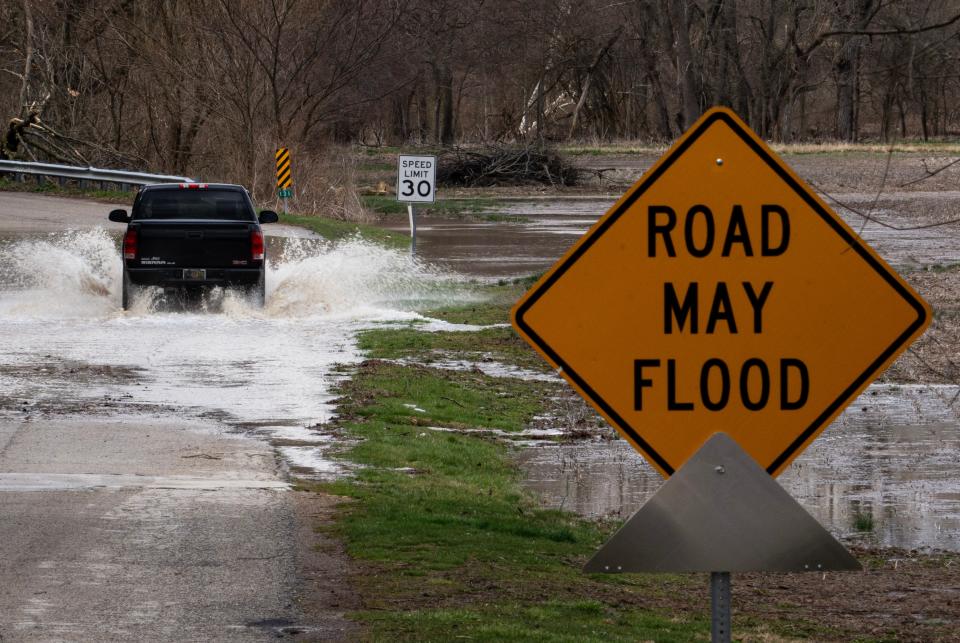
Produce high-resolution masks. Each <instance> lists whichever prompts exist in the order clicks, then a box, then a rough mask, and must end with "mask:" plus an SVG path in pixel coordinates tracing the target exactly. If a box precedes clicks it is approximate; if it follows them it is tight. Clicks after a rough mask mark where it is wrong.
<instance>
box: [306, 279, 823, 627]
mask: <svg viewBox="0 0 960 643" xmlns="http://www.w3.org/2000/svg"><path fill="white" fill-rule="evenodd" d="M531 283H532V278H531V279H525V280H517V281H512V282H504V283H501V284H499V285H496V286H490V287H485V288H484V292H485V294H486V295H487V299H486V301H484V302H483V303H479V304H471V305H463V306H457V307H450V308H445V309H442V310H437V311H431V312H430V313H429V314H430V315H431V316H445V318H447V319H450V320H451V321H457V322H474V323H484V324H486V323H489V322H492V321H503V320H505V319H506V318H507V316H508V310H509V307H510V305H511V304H512V303H513V301H515V300H516V298H517V297H518V296H519V294H520V293H522V292H523V291H524V290H525V289H526V288H528V287H529V285H530V284H531ZM358 341H359V344H360V347H361V349H362V350H364V351H365V353H366V354H367V356H368V357H371V358H373V357H378V358H382V359H368V360H367V361H365V362H363V363H362V364H360V365H359V366H358V367H356V369H355V371H353V372H352V377H351V379H349V380H344V381H343V382H341V383H340V384H339V385H338V390H337V392H338V394H339V396H340V397H339V400H338V408H337V420H336V421H335V422H334V425H333V426H331V427H328V428H329V429H330V430H333V431H336V432H337V433H338V434H340V435H342V436H343V437H344V438H345V440H344V443H345V444H347V445H349V446H346V447H344V450H343V451H342V452H340V453H339V455H338V457H341V458H343V459H345V460H348V461H350V462H352V463H354V464H355V465H359V466H358V468H357V469H356V470H355V474H354V476H353V477H352V478H347V479H341V480H338V481H335V482H329V483H320V484H313V483H304V485H302V486H301V488H307V489H309V488H319V489H320V490H322V491H325V492H327V493H332V494H335V495H338V496H341V497H344V498H345V500H344V502H343V503H342V504H341V505H340V507H339V509H338V515H337V519H336V521H335V522H334V523H333V524H332V525H330V524H325V525H323V526H322V527H321V528H323V529H324V530H326V531H329V532H331V533H332V534H333V535H335V536H336V537H337V538H338V539H339V540H341V541H342V542H343V543H344V546H345V549H346V552H347V553H348V555H349V556H350V557H351V558H352V560H353V564H354V566H355V567H356V570H357V571H356V573H354V574H352V575H351V579H352V582H353V584H354V586H355V589H356V591H357V592H358V594H359V595H360V600H361V605H362V608H361V609H358V610H357V611H355V612H353V613H352V614H351V617H352V618H354V619H356V620H357V621H359V622H360V623H362V624H363V625H365V627H366V628H367V631H366V632H365V633H364V637H366V638H369V639H372V640H402V641H406V640H417V641H449V640H455V639H458V638H470V639H472V640H481V641H493V640H510V641H514V640H516V641H633V640H655V641H691V640H706V639H707V638H708V637H709V624H708V622H707V621H706V614H707V609H708V606H709V599H708V584H707V579H706V576H705V575H689V574H624V575H602V574H601V575H586V574H583V573H582V572H581V569H582V566H583V564H584V563H585V562H586V560H588V558H589V557H590V556H591V555H592V554H593V553H594V552H595V551H596V549H597V548H598V547H599V546H600V545H601V544H602V543H603V542H604V541H605V540H606V539H607V538H608V537H609V535H610V534H611V533H612V531H613V530H614V529H615V528H616V526H617V523H614V522H612V521H593V520H586V519H583V518H580V517H578V516H576V515H574V514H572V513H569V512H562V511H556V510H552V509H545V508H543V507H541V506H540V504H539V502H538V501H537V499H536V498H535V497H534V496H533V495H531V494H530V493H529V492H527V491H525V490H524V489H523V487H522V485H521V473H520V471H519V469H518V467H517V464H516V461H515V456H514V451H513V450H512V447H511V445H510V444H508V441H507V440H503V439H496V438H494V437H493V436H492V435H490V433H489V432H488V433H478V432H476V431H471V429H483V428H487V429H497V430H500V431H504V432H508V433H511V432H512V433H515V432H518V431H520V430H522V429H523V428H525V427H526V426H528V425H529V424H530V422H531V421H532V420H533V418H534V417H535V416H537V415H540V414H542V413H544V412H545V410H547V409H548V408H549V407H550V404H551V403H552V402H551V399H552V398H555V397H556V396H557V395H558V394H560V393H561V389H562V386H563V385H561V384H551V383H544V382H531V381H525V380H519V379H511V378H493V377H489V376H486V375H484V374H482V373H479V372H476V371H448V370H441V369H436V368H431V367H429V366H422V365H415V366H405V365H402V364H398V363H395V362H390V361H384V360H386V359H396V358H400V357H406V358H410V359H412V360H415V361H417V362H424V361H427V362H429V360H430V359H431V357H432V356H434V355H436V354H438V353H439V354H444V355H450V354H452V355H454V356H460V357H463V358H465V359H471V358H472V357H476V356H477V355H480V354H493V355H494V356H495V358H497V359H503V360H504V361H507V362H510V363H520V364H523V363H525V362H524V360H531V359H533V360H539V358H536V357H534V356H533V353H532V351H530V350H529V349H527V348H525V346H524V345H523V344H522V343H521V342H520V340H519V339H518V338H517V337H516V336H515V335H513V331H512V330H511V329H509V328H487V329H484V330H481V331H478V332H429V333H428V332H421V331H418V330H417V329H416V327H415V326H414V327H411V328H385V329H377V330H371V331H367V332H364V333H361V334H360V336H359V340H358ZM523 351H525V352H526V357H524V356H522V355H521V353H522V352H523ZM737 628H738V629H737V634H749V633H753V634H757V633H759V634H760V635H761V636H764V635H766V634H765V633H769V632H784V631H787V632H792V633H797V634H800V635H803V634H802V633H804V632H813V633H814V634H807V635H808V636H814V637H815V633H816V631H818V630H816V628H815V627H813V626H811V625H810V624H809V623H807V622H806V621H803V620H802V614H798V616H797V618H796V619H791V620H790V621H789V622H788V623H780V622H779V621H773V622H765V621H759V620H753V621H751V620H748V619H741V618H739V617H738V620H737Z"/></svg>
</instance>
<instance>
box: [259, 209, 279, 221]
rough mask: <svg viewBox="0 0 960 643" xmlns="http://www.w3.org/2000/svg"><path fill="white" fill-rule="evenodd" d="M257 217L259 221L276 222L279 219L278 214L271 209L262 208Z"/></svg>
mask: <svg viewBox="0 0 960 643" xmlns="http://www.w3.org/2000/svg"><path fill="white" fill-rule="evenodd" d="M257 219H258V220H259V221H260V223H276V222H277V221H279V220H280V215H278V214H277V213H276V212H274V211H273V210H262V211H261V212H260V216H258V217H257Z"/></svg>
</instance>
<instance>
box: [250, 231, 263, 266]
mask: <svg viewBox="0 0 960 643" xmlns="http://www.w3.org/2000/svg"><path fill="white" fill-rule="evenodd" d="M250 254H251V256H252V257H253V260H254V261H258V260H259V261H263V233H262V232H260V231H259V230H251V231H250Z"/></svg>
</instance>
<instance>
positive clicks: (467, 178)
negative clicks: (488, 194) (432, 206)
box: [437, 146, 580, 187]
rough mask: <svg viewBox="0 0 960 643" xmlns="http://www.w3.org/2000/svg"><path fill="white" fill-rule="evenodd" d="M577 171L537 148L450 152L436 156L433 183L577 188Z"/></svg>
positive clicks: (553, 155)
mask: <svg viewBox="0 0 960 643" xmlns="http://www.w3.org/2000/svg"><path fill="white" fill-rule="evenodd" d="M579 180H580V170H578V169H577V168H576V167H574V166H573V165H571V164H569V163H568V162H567V161H566V160H565V159H564V158H563V157H562V156H560V155H559V154H558V153H556V152H553V151H551V150H548V149H545V148H543V147H540V146H527V147H499V146H488V147H485V148H481V149H464V148H454V149H452V150H449V151H447V152H445V153H443V154H441V155H440V158H439V159H438V167H437V183H439V184H440V185H442V186H446V187H492V186H510V185H530V184H543V185H553V186H571V185H577V183H578V182H579Z"/></svg>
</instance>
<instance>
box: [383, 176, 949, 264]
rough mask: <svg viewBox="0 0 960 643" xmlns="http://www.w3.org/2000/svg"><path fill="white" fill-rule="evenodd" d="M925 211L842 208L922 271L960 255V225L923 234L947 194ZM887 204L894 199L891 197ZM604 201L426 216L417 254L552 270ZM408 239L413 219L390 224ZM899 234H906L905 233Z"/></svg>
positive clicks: (510, 205) (887, 255) (534, 203)
mask: <svg viewBox="0 0 960 643" xmlns="http://www.w3.org/2000/svg"><path fill="white" fill-rule="evenodd" d="M910 197H911V199H915V200H917V201H922V202H923V207H922V208H921V207H918V206H916V205H911V206H903V205H902V204H901V203H899V202H898V201H896V200H895V199H894V200H893V201H892V202H891V203H886V205H887V206H890V207H876V204H873V197H871V198H870V200H869V202H868V203H867V206H869V207H867V208H866V209H869V210H870V212H871V216H873V217H875V218H876V219H877V220H878V221H883V222H884V223H887V222H889V223H891V224H892V225H893V226H894V227H889V226H887V225H884V224H881V223H878V222H877V221H869V222H866V223H864V220H863V219H862V218H861V217H860V216H859V215H857V214H856V213H854V212H852V211H851V210H847V209H844V208H842V207H840V206H836V210H837V212H838V214H840V216H841V217H842V218H843V219H844V220H845V221H846V222H847V223H848V224H850V225H851V226H852V227H853V228H854V229H855V230H856V231H857V233H858V234H859V235H860V236H861V237H862V238H863V239H864V240H865V241H866V242H867V243H869V244H870V245H871V246H872V247H873V248H874V249H875V250H876V251H877V252H879V253H880V255H881V256H882V257H883V258H884V259H885V260H886V261H887V262H888V263H890V264H891V265H892V266H894V267H896V268H898V269H906V270H916V269H918V268H922V267H924V266H929V265H937V264H948V263H952V262H953V261H955V260H956V257H958V256H960V235H958V234H956V232H957V231H958V230H960V224H956V223H954V224H951V225H949V226H940V227H931V228H917V227H916V226H918V225H921V224H923V223H929V222H930V221H932V220H934V219H930V218H929V217H934V218H935V216H934V214H933V213H935V212H936V213H939V212H940V211H941V210H942V209H943V208H944V204H945V200H944V199H943V198H942V195H937V194H935V193H918V194H911V195H910ZM884 198H885V200H888V199H890V198H891V195H885V197H884ZM614 201H615V199H613V198H612V197H611V198H602V197H563V198H543V199H524V200H520V199H513V200H505V201H504V204H503V205H502V206H501V207H499V208H498V209H497V210H496V211H490V212H489V213H488V214H493V215H498V216H504V217H508V218H509V217H513V218H517V219H518V220H517V221H513V222H511V221H509V220H508V221H496V222H493V221H483V220H478V221H469V220H468V221H451V220H446V219H432V218H421V219H420V223H419V224H418V228H417V254H418V255H419V256H420V257H421V258H423V259H425V260H427V261H430V262H432V263H436V264H438V265H443V266H446V267H449V268H452V269H454V270H457V271H459V272H463V273H468V274H470V275H480V276H485V277H515V276H523V275H529V274H531V273H534V272H539V271H543V270H545V269H547V268H549V267H550V266H551V265H553V263H554V262H555V261H556V260H557V258H558V257H560V256H561V255H562V254H563V253H564V252H565V251H566V250H567V249H568V248H569V247H570V246H571V245H572V244H573V243H574V242H575V241H576V240H577V239H578V238H579V237H580V236H581V235H582V234H583V233H584V232H586V231H587V229H588V228H589V227H590V226H591V225H593V224H594V223H595V222H596V220H597V219H599V218H600V216H601V215H603V214H604V213H605V212H606V211H607V210H608V209H609V208H610V207H611V206H612V205H613V203H614ZM845 202H848V203H850V204H851V205H853V204H857V205H858V206H862V204H863V198H861V196H860V195H846V197H845ZM387 227H388V228H390V229H391V230H395V231H396V232H398V233H407V232H408V228H407V223H406V220H405V219H404V220H401V219H397V220H395V221H393V222H391V224H390V225H388V226H387ZM898 228H899V229H898Z"/></svg>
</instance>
